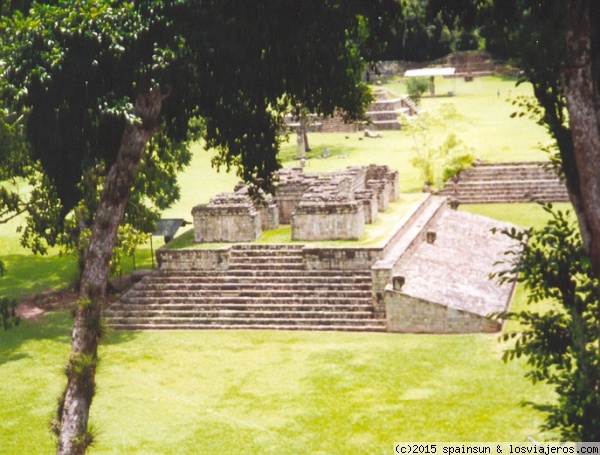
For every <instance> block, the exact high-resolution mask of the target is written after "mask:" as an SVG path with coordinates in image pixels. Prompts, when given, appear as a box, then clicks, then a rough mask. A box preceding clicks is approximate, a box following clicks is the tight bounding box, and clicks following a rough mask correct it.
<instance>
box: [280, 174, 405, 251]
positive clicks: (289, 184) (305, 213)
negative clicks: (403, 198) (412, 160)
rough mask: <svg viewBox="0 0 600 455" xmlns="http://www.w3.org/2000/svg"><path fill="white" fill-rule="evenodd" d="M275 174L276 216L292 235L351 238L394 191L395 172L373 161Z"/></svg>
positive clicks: (396, 193) (396, 192)
mask: <svg viewBox="0 0 600 455" xmlns="http://www.w3.org/2000/svg"><path fill="white" fill-rule="evenodd" d="M279 179H280V182H279V185H278V187H277V190H276V199H277V204H278V206H279V213H280V220H281V222H282V223H288V222H289V223H290V224H291V225H292V239H294V240H335V239H357V238H359V237H360V236H362V235H363V233H364V229H365V223H372V222H373V221H375V219H376V218H377V212H378V211H384V210H385V209H387V207H388V204H389V201H394V200H396V199H397V198H398V196H399V188H398V171H394V170H392V169H390V168H389V167H388V166H378V165H375V164H372V165H370V166H368V167H364V166H351V167H347V168H346V169H344V170H341V171H337V172H332V173H326V174H314V173H304V172H303V171H302V170H301V169H298V168H293V169H286V170H284V171H282V172H280V174H279Z"/></svg>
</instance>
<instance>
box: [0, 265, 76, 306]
mask: <svg viewBox="0 0 600 455" xmlns="http://www.w3.org/2000/svg"><path fill="white" fill-rule="evenodd" d="M2 261H3V262H4V265H5V266H6V273H5V275H4V276H3V277H2V279H1V280H0V295H2V296H6V297H9V298H16V299H20V298H23V297H25V296H27V295H31V294H37V293H39V292H42V291H45V290H48V289H60V288H66V287H67V286H68V285H69V284H70V283H71V282H72V281H73V279H74V278H75V272H76V270H75V260H74V259H73V258H71V257H60V256H58V255H51V256H35V255H32V254H28V255H24V254H8V255H3V256H2Z"/></svg>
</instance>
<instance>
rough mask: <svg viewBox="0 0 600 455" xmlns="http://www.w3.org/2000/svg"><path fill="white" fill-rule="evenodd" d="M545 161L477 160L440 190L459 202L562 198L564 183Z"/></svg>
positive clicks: (544, 200)
mask: <svg viewBox="0 0 600 455" xmlns="http://www.w3.org/2000/svg"><path fill="white" fill-rule="evenodd" d="M548 165H549V163H547V162H529V163H527V162H524V163H499V164H494V163H479V164H476V165H474V166H472V167H471V168H469V169H466V170H464V171H462V172H460V174H459V176H458V177H459V181H458V183H456V184H454V183H452V182H449V183H448V184H447V185H446V186H445V187H444V188H443V189H442V190H441V191H440V194H441V195H443V196H448V197H450V198H453V199H456V200H458V202H459V203H461V204H477V203H498V202H531V201H536V202H566V201H568V200H569V196H568V193H567V189H566V187H565V184H564V183H563V182H561V181H560V180H559V179H558V177H557V176H556V174H555V173H554V172H553V171H552V170H551V169H549V168H548Z"/></svg>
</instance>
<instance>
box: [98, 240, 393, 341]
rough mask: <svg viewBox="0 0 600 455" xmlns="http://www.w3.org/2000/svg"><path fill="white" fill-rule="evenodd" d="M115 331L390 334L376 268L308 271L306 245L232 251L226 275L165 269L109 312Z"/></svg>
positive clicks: (239, 247) (223, 271)
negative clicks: (374, 287)
mask: <svg viewBox="0 0 600 455" xmlns="http://www.w3.org/2000/svg"><path fill="white" fill-rule="evenodd" d="M107 321H108V324H109V325H110V326H111V327H113V328H115V329H126V330H134V329H286V330H292V329H294V330H347V331H350V330H352V331H385V320H383V319H380V318H377V317H376V316H375V314H374V307H373V304H372V299H371V273H370V270H364V271H363V270H308V269H307V268H306V265H305V262H304V259H303V255H302V246H301V245H300V246H298V245H285V244H284V245H251V244H241V245H234V246H232V247H231V250H230V252H229V265H228V268H226V269H221V270H217V269H213V270H188V271H180V270H160V269H159V270H158V271H156V272H155V273H153V274H151V275H149V276H146V277H145V278H144V279H142V281H140V282H139V283H137V284H136V285H135V286H134V287H133V288H131V289H130V290H129V291H128V292H127V293H125V294H124V295H123V296H122V297H121V299H120V301H118V302H115V303H114V304H113V305H112V306H111V308H110V309H109V310H108V312H107Z"/></svg>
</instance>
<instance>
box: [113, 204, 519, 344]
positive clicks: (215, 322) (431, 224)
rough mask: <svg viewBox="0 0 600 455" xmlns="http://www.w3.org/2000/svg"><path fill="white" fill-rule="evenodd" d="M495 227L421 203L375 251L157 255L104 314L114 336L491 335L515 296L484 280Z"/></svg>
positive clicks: (294, 248)
mask: <svg viewBox="0 0 600 455" xmlns="http://www.w3.org/2000/svg"><path fill="white" fill-rule="evenodd" d="M492 226H495V227H504V226H506V225H505V224H503V223H500V222H497V221H494V220H489V219H487V218H483V217H479V216H475V215H471V214H469V213H464V212H459V211H453V210H450V209H449V208H448V207H447V200H446V199H445V198H443V197H435V196H430V197H426V198H423V199H422V200H421V201H420V202H419V203H418V204H416V205H415V206H414V207H413V209H412V210H411V211H410V212H409V213H408V214H406V215H405V216H404V217H403V218H402V219H401V220H398V222H397V224H396V226H395V227H394V229H393V230H392V231H391V232H390V235H389V236H388V238H386V239H385V240H384V241H382V242H381V243H380V244H379V245H376V246H373V247H368V248H367V247H352V246H342V247H315V246H312V245H310V244H277V245H266V244H254V243H242V244H233V245H230V246H227V247H223V248H215V249H180V250H173V249H167V248H161V249H159V250H158V251H157V260H158V263H159V269H158V271H156V272H155V273H154V274H152V275H150V276H147V277H145V278H144V279H143V280H142V281H141V282H139V283H138V284H136V285H135V286H134V287H133V288H132V289H131V290H130V291H128V292H127V293H125V294H124V295H123V297H122V298H121V300H120V301H119V302H117V303H115V304H113V306H112V307H111V308H110V309H109V310H108V312H107V320H108V323H109V325H110V326H112V327H113V328H115V329H232V328H238V329H239V328H244V329H286V330H291V329H294V330H354V331H356V330H362V331H365V330H367V331H390V332H427V333H466V332H490V331H497V330H499V329H500V328H501V326H500V323H499V322H496V321H490V320H489V319H487V318H486V315H487V314H488V313H492V312H497V311H502V310H504V309H506V308H508V306H509V304H510V299H511V296H512V292H513V286H510V285H504V286H498V285H497V284H495V283H493V282H491V281H489V280H488V274H489V273H490V272H492V271H493V270H494V267H495V266H494V263H495V262H496V261H498V260H502V259H503V257H504V256H503V252H504V251H505V250H506V249H508V248H509V247H510V246H511V245H510V242H507V238H506V237H505V236H502V235H500V234H498V235H491V234H490V228H491V227H492Z"/></svg>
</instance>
